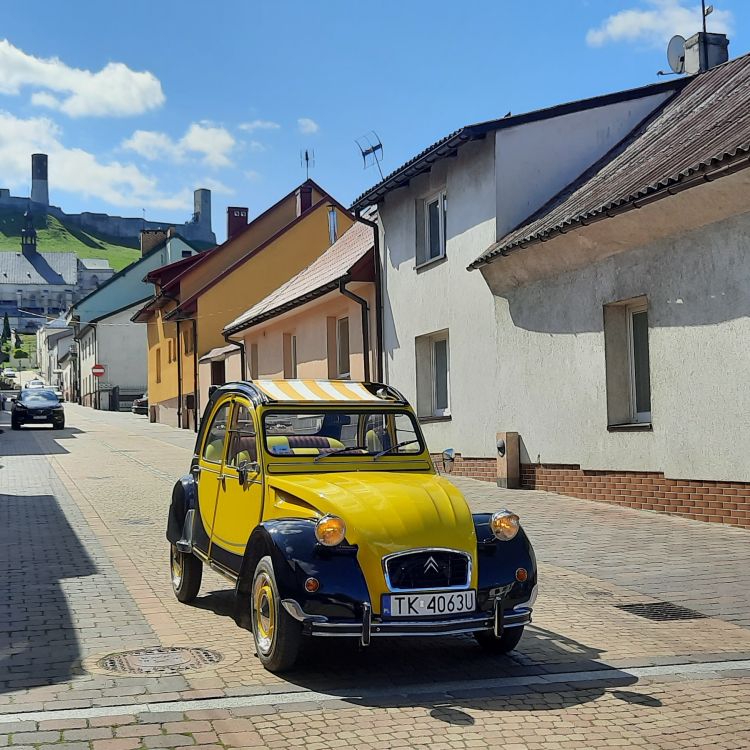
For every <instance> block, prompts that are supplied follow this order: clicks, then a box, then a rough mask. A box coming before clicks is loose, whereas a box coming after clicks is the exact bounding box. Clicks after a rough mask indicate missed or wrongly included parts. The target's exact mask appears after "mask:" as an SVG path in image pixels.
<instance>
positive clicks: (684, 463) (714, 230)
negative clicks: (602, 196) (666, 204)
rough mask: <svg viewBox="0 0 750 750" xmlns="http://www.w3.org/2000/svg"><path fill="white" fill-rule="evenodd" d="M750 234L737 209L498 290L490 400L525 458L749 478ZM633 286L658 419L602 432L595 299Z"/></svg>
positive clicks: (628, 293) (628, 292)
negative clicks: (644, 311) (640, 305)
mask: <svg viewBox="0 0 750 750" xmlns="http://www.w3.org/2000/svg"><path fill="white" fill-rule="evenodd" d="M670 200H673V199H670ZM654 210H657V207H656V206H654ZM632 218H633V220H636V219H641V220H643V216H640V215H639V216H638V217H632ZM610 221H614V220H610ZM603 226H604V225H603V224H602V225H601V227H603ZM548 244H550V243H548ZM540 247H543V248H544V250H547V249H549V248H547V247H546V246H540ZM748 247H750V214H744V215H742V216H739V217H735V218H731V219H727V220H723V221H721V222H719V223H717V224H713V225H709V226H705V227H702V228H700V229H696V230H693V231H691V232H687V233H682V234H679V235H675V236H673V237H671V238H668V239H661V240H658V241H655V242H652V243H649V244H646V245H644V246H642V247H640V248H638V249H635V250H632V251H627V252H621V253H619V254H617V255H614V256H612V257H609V258H607V259H605V260H602V261H600V262H598V263H593V264H591V265H588V266H586V267H584V268H581V269H579V270H576V271H571V272H569V273H564V274H558V275H556V276H554V277H552V278H548V279H545V280H541V281H538V282H536V283H530V284H527V285H524V286H521V287H519V288H516V289H513V290H509V291H506V292H505V293H504V294H503V295H502V296H498V297H497V309H496V316H497V331H498V334H497V337H498V338H497V345H496V352H497V355H496V358H497V369H498V375H499V377H498V382H497V385H496V387H495V388H493V389H492V397H491V399H490V401H491V402H493V403H492V404H491V406H490V407H489V408H490V409H491V410H493V411H495V412H496V413H497V414H498V426H499V428H500V429H504V430H516V431H518V432H519V433H520V435H521V437H522V440H523V446H524V450H523V451H522V456H521V460H522V461H523V462H527V461H532V462H535V461H541V462H543V463H561V464H580V465H581V467H582V468H584V469H602V470H623V471H628V470H631V471H658V472H664V473H665V475H666V476H668V477H675V478H683V479H704V480H718V481H745V482H746V481H750V459H749V458H748V456H750V423H749V422H748V416H747V415H748V414H750V390H749V389H748V387H747V383H748V382H750V357H748V353H747V341H749V340H750V253H748V250H747V248H748ZM536 249H538V248H536V247H530V248H528V249H527V250H524V251H522V252H520V253H519V254H518V255H517V257H516V260H515V262H517V263H521V262H523V255H522V254H523V253H526V254H527V255H528V256H529V257H530V256H531V254H533V253H534V252H535V250H536ZM501 262H502V261H501ZM499 267H500V264H498V269H499ZM639 295H646V296H647V298H648V305H649V311H648V315H649V354H650V373H651V404H652V419H653V432H635V433H624V432H608V431H607V400H606V395H607V394H606V380H605V360H604V332H603V305H605V304H608V303H611V302H615V301H618V300H623V299H628V298H631V297H635V296H639Z"/></svg>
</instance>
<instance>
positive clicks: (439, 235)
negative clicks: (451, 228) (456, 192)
mask: <svg viewBox="0 0 750 750" xmlns="http://www.w3.org/2000/svg"><path fill="white" fill-rule="evenodd" d="M418 209H419V210H418V211H417V214H418V215H417V265H418V266H419V265H423V264H425V263H430V262H431V261H433V260H437V259H438V258H443V257H445V240H446V227H447V220H448V196H447V193H446V192H445V190H442V191H441V192H439V193H435V194H434V195H431V196H430V197H429V198H425V199H424V200H423V201H421V202H419V203H418Z"/></svg>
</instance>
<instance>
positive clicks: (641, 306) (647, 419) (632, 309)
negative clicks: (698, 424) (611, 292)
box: [627, 302, 651, 424]
mask: <svg viewBox="0 0 750 750" xmlns="http://www.w3.org/2000/svg"><path fill="white" fill-rule="evenodd" d="M644 312H645V313H646V315H647V316H648V302H637V303H636V304H633V305H628V306H627V318H628V369H629V371H628V376H629V379H630V417H631V419H632V420H633V423H634V424H650V423H651V412H650V411H640V412H639V411H636V409H637V406H636V403H637V402H636V392H635V380H636V376H635V339H634V337H633V315H637V314H638V313H644ZM649 360H650V358H649ZM650 370H651V367H650V365H649V373H648V376H649V400H650V398H651V372H650Z"/></svg>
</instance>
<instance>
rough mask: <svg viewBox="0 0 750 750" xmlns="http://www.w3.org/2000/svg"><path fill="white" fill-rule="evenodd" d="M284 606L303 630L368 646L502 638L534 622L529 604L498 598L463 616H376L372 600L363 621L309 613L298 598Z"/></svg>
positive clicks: (365, 604)
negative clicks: (488, 634)
mask: <svg viewBox="0 0 750 750" xmlns="http://www.w3.org/2000/svg"><path fill="white" fill-rule="evenodd" d="M282 604H283V605H284V609H286V611H287V612H288V613H289V614H290V615H291V616H292V617H294V619H295V620H298V621H299V622H301V623H302V632H303V633H304V634H305V635H312V636H318V637H327V638H359V640H360V643H361V644H362V645H364V646H366V645H368V644H369V643H370V639H371V638H379V637H392V638H393V637H396V638H399V637H400V638H406V637H420V636H444V635H460V634H463V633H476V632H479V631H492V632H494V634H495V636H496V637H498V638H499V637H500V636H501V635H502V633H503V630H505V629H506V628H518V627H522V626H524V625H528V624H529V623H530V622H531V607H530V606H526V604H517V605H515V606H513V605H510V604H508V605H507V607H506V606H505V603H504V602H503V600H502V599H496V600H495V602H494V604H493V608H492V609H491V610H490V611H482V612H474V613H472V614H467V615H464V616H461V617H442V618H434V619H427V618H420V619H418V620H415V619H412V620H409V619H400V618H399V619H383V618H381V617H378V616H373V615H372V611H371V609H370V605H369V603H366V602H365V603H363V604H362V611H363V616H362V619H361V620H332V619H329V618H327V617H325V616H323V615H309V614H307V613H305V612H304V610H303V609H302V607H301V606H300V605H299V603H298V602H297V601H295V600H294V599H284V600H283V601H282Z"/></svg>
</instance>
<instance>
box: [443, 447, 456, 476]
mask: <svg viewBox="0 0 750 750" xmlns="http://www.w3.org/2000/svg"><path fill="white" fill-rule="evenodd" d="M455 460H456V451H455V450H453V448H446V449H445V450H444V451H443V471H444V472H445V473H446V474H451V473H452V472H453V462H454V461H455Z"/></svg>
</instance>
